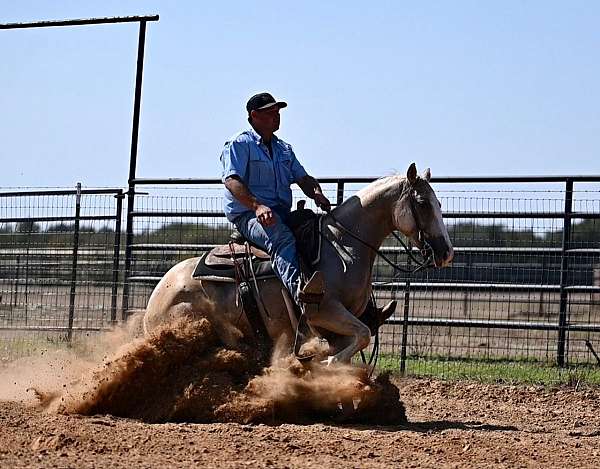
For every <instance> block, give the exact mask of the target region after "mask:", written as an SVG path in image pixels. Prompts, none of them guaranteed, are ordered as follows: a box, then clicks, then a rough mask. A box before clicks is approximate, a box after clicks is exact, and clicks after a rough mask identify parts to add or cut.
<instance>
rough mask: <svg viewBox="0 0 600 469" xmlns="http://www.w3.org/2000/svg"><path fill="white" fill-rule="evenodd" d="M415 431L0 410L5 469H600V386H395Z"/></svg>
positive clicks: (0, 459) (421, 382) (408, 382)
mask: <svg viewBox="0 0 600 469" xmlns="http://www.w3.org/2000/svg"><path fill="white" fill-rule="evenodd" d="M395 382H396V384H397V385H398V386H399V388H400V392H401V398H402V400H403V401H404V403H405V405H406V409H407V415H408V419H409V423H408V424H406V425H403V426H397V427H389V426H388V427H385V426H375V425H371V426H356V425H353V426H352V425H350V426H348V425H331V424H313V425H291V424H284V425H279V426H269V425H263V424H261V425H241V424H232V423H227V424H222V423H219V424H173V423H169V424H146V423H141V422H139V421H136V420H130V419H124V418H115V417H111V416H104V415H99V416H91V417H82V416H77V415H70V416H66V415H49V414H45V413H42V412H40V411H38V410H34V409H32V408H29V407H25V406H24V405H22V404H18V403H15V402H0V467H113V468H119V467H167V466H168V467H194V466H196V467H230V468H238V467H239V468H244V467H253V468H254V467H281V468H284V467H290V468H292V467H319V468H321V467H356V468H371V467H372V468H375V467H378V468H379V467H381V468H383V467H385V468H389V467H600V389H598V388H580V389H574V388H556V389H548V388H542V387H531V386H529V387H525V386H506V385H486V384H480V383H469V382H442V381H433V380H425V379H405V380H396V381H395Z"/></svg>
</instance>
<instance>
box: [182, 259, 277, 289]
mask: <svg viewBox="0 0 600 469" xmlns="http://www.w3.org/2000/svg"><path fill="white" fill-rule="evenodd" d="M208 254H209V253H205V254H203V255H202V257H200V259H199V260H198V263H197V264H196V268H195V269H194V273H193V274H192V277H193V278H195V279H199V280H212V281H215V282H235V269H234V268H233V266H232V265H221V264H218V265H206V259H207V257H208ZM252 267H253V270H254V273H255V275H256V279H257V280H264V279H268V278H275V277H276V275H275V272H273V267H271V262H269V261H267V260H262V259H257V258H255V259H253V260H252Z"/></svg>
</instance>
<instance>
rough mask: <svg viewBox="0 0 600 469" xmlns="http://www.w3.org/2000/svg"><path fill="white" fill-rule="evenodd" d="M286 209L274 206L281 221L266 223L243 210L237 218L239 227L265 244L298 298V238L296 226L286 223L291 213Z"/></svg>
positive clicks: (277, 269) (295, 299)
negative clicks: (291, 226)
mask: <svg viewBox="0 0 600 469" xmlns="http://www.w3.org/2000/svg"><path fill="white" fill-rule="evenodd" d="M288 213H289V212H287V211H285V210H284V209H278V208H274V209H273V214H274V216H275V219H276V220H277V222H276V223H275V224H274V225H272V226H263V225H261V224H260V222H259V221H258V220H257V218H256V214H255V213H254V212H251V211H248V212H245V213H242V214H241V215H240V216H238V217H237V218H236V219H235V220H234V222H233V223H234V224H235V226H236V228H237V229H238V231H239V232H240V233H241V234H242V235H244V237H245V238H246V239H247V240H249V241H251V242H252V243H254V244H256V245H257V246H258V247H260V248H262V249H263V250H264V251H266V252H267V253H268V254H269V255H270V256H271V265H272V266H273V270H274V271H275V273H276V274H277V276H278V277H279V279H280V280H281V281H282V282H283V284H284V285H285V286H286V288H287V289H288V291H289V292H290V294H291V296H292V298H293V299H294V301H298V284H299V283H300V264H299V262H298V253H297V250H296V239H295V238H294V234H293V233H292V230H290V228H289V227H288V226H287V225H286V224H285V221H286V220H287V216H288Z"/></svg>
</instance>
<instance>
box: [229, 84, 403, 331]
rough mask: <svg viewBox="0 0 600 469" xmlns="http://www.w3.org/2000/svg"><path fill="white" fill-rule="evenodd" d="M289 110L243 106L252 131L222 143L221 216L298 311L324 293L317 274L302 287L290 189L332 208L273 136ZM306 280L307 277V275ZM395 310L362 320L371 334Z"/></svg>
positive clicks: (268, 98) (265, 103) (261, 101)
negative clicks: (266, 259)
mask: <svg viewBox="0 0 600 469" xmlns="http://www.w3.org/2000/svg"><path fill="white" fill-rule="evenodd" d="M286 106H287V103H285V102H283V101H276V100H275V98H273V96H272V95H270V94H269V93H259V94H256V95H254V96H252V97H251V98H250V99H249V100H248V102H247V104H246V110H247V112H248V122H249V123H250V126H251V127H250V128H248V129H246V130H243V131H241V132H238V133H237V134H235V135H234V136H233V137H232V138H231V139H230V140H228V141H227V142H226V143H225V147H224V149H223V152H222V153H221V163H222V165H223V174H222V181H223V183H224V184H225V187H226V190H225V214H226V216H227V219H228V220H229V221H230V222H232V223H233V224H234V225H235V226H236V228H237V229H238V231H239V232H240V233H241V234H242V235H243V236H244V237H245V238H246V239H247V240H248V241H250V242H251V243H252V244H254V245H256V246H258V247H259V248H261V249H263V250H264V251H266V252H267V253H268V254H269V255H270V256H271V263H272V266H273V270H274V271H275V273H276V274H277V276H278V277H279V279H280V280H281V282H282V283H283V284H284V285H285V287H286V288H287V290H288V292H289V293H290V295H291V297H292V298H293V300H294V301H295V302H296V304H297V305H298V306H303V305H304V304H306V303H313V304H314V303H317V304H318V303H319V302H320V299H321V298H322V296H323V293H324V288H325V285H324V280H323V276H322V274H321V272H320V271H316V272H314V273H313V274H312V276H311V277H310V279H309V280H308V281H307V282H306V283H305V285H301V278H302V272H301V269H300V262H299V259H298V252H297V248H296V240H295V238H294V234H293V233H292V230H291V229H290V227H289V226H288V224H287V223H288V221H289V217H290V211H291V207H292V191H291V188H290V186H291V185H292V183H296V184H297V185H298V186H299V187H300V189H301V190H302V192H303V193H304V194H305V195H306V196H307V197H309V198H311V199H313V200H314V201H315V203H316V205H317V206H318V207H319V208H321V209H322V210H324V211H326V212H329V211H330V210H331V203H330V202H329V200H328V199H327V197H326V196H325V195H324V194H323V191H322V190H321V186H320V185H319V183H318V181H317V180H316V179H315V178H313V177H312V176H310V175H309V174H308V173H307V172H306V170H305V169H304V167H303V166H302V165H301V164H300V162H299V161H298V159H297V158H296V155H295V154H294V151H293V150H292V147H291V145H289V144H288V143H286V142H284V141H283V140H281V139H280V138H279V137H277V136H276V135H275V132H276V131H277V130H278V129H279V124H280V114H279V111H280V109H282V108H284V107H286ZM307 274H308V273H307ZM394 309H395V302H392V303H390V304H389V305H388V306H386V308H384V309H383V310H379V309H377V308H375V305H374V304H373V302H372V301H370V302H369V304H368V305H367V309H366V311H365V313H363V315H362V316H361V320H363V322H364V323H365V324H367V325H368V326H369V328H370V330H371V331H372V333H374V331H375V330H376V329H377V328H378V327H379V326H380V325H381V323H382V322H383V321H385V319H387V317H389V316H390V315H391V314H392V313H393V310H394Z"/></svg>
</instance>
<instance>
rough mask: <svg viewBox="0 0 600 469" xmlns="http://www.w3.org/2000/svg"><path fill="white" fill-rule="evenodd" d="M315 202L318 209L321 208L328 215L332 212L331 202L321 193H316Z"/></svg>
mask: <svg viewBox="0 0 600 469" xmlns="http://www.w3.org/2000/svg"><path fill="white" fill-rule="evenodd" d="M313 200H314V201H315V203H316V204H317V207H319V208H320V209H321V210H324V211H326V212H327V213H329V212H330V211H331V202H329V199H328V198H327V197H325V196H324V195H323V194H322V193H321V192H316V191H315V195H314V197H313Z"/></svg>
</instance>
